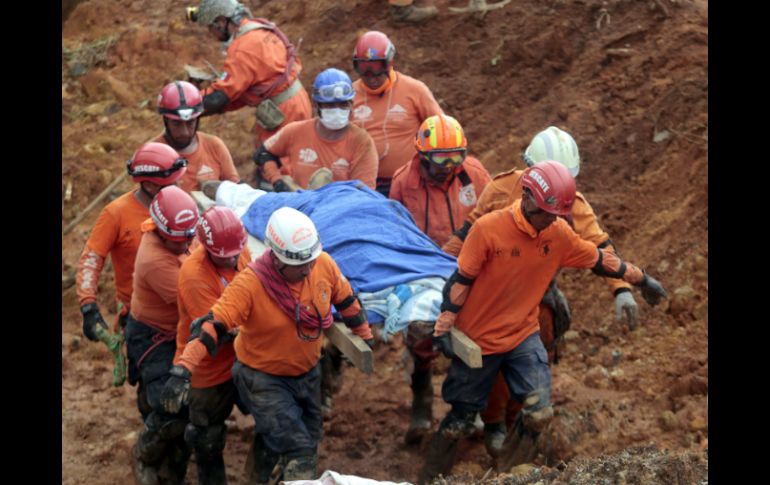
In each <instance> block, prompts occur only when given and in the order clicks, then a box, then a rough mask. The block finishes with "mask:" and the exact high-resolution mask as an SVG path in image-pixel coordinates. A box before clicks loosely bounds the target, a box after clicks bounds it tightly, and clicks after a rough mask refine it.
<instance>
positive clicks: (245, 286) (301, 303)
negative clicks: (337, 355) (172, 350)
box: [167, 207, 374, 483]
mask: <svg viewBox="0 0 770 485" xmlns="http://www.w3.org/2000/svg"><path fill="white" fill-rule="evenodd" d="M265 234H266V237H265V245H266V246H267V247H268V250H267V251H265V253H264V254H263V255H262V256H260V257H258V258H257V259H256V260H255V261H254V262H253V263H249V264H248V266H247V269H246V270H244V271H241V272H240V273H238V275H237V276H236V277H235V278H233V280H232V281H231V282H230V284H229V285H228V286H227V288H225V290H224V292H223V293H222V296H221V297H220V298H219V299H218V300H217V302H216V303H215V304H214V305H213V306H212V308H211V311H210V312H209V313H208V314H206V315H204V316H201V317H199V318H197V319H196V320H194V321H193V323H192V325H191V339H190V340H189V342H188V343H187V346H186V347H185V349H184V352H183V354H182V356H181V357H180V358H179V360H178V363H177V364H176V365H174V367H173V369H172V370H171V374H172V375H173V377H172V379H173V382H171V381H170V382H169V384H168V386H167V387H168V389H169V392H168V394H167V398H168V399H175V400H176V402H177V403H178V405H179V406H181V405H182V404H184V399H185V396H186V393H187V389H189V387H190V376H191V375H193V376H194V375H195V374H196V373H197V369H198V367H199V365H200V362H201V360H202V359H203V357H205V355H206V354H207V353H208V354H214V353H216V352H217V348H218V346H219V345H221V341H222V340H223V337H224V336H225V335H227V334H228V332H229V331H230V330H231V329H234V328H236V327H237V328H238V329H239V332H238V335H237V336H236V337H235V343H234V348H235V357H236V361H235V364H234V365H233V369H232V373H233V381H234V382H235V386H236V388H237V389H238V394H239V396H240V399H241V402H243V404H244V405H245V406H246V407H247V408H248V409H249V412H250V413H251V415H252V416H253V417H254V423H255V425H256V435H255V441H254V445H253V448H252V453H251V457H250V460H249V461H248V462H247V463H250V466H251V467H252V468H251V470H250V476H249V479H248V483H268V481H271V483H277V482H278V481H279V480H281V479H282V480H285V481H288V480H303V479H315V478H317V471H316V466H317V462H318V443H319V441H320V440H321V437H322V434H323V429H322V423H323V419H322V417H321V403H320V393H321V389H320V377H321V376H320V365H319V357H320V353H321V346H322V345H323V342H324V339H323V330H324V329H325V328H328V327H329V326H330V325H331V324H332V320H333V318H332V314H331V305H332V304H333V305H334V306H335V308H336V309H337V311H338V312H340V314H341V316H342V320H343V321H344V322H345V324H346V325H347V326H348V327H350V328H351V330H352V331H353V333H354V334H356V335H358V336H360V337H361V338H363V339H364V340H366V341H367V343H369V345H373V343H374V339H373V337H372V333H371V329H370V328H369V323H368V321H367V319H366V311H365V310H364V309H363V307H362V306H361V304H360V302H359V301H358V298H357V297H356V295H355V294H354V293H353V290H352V289H351V287H350V283H348V281H347V279H346V278H345V277H344V276H343V275H342V274H341V273H340V270H339V268H338V267H337V264H336V263H335V262H334V260H333V259H332V258H331V256H329V255H328V254H327V253H326V252H324V251H323V250H322V247H321V241H320V239H319V237H318V231H317V230H316V227H315V225H314V224H313V222H312V221H311V220H310V218H309V217H307V216H306V215H305V214H303V213H301V212H299V211H297V210H296V209H292V208H289V207H282V208H280V209H278V210H276V211H275V212H273V214H271V216H270V218H269V220H268V222H267V228H266V230H265ZM172 391H173V392H172ZM274 470H275V471H274ZM271 472H272V477H271Z"/></svg>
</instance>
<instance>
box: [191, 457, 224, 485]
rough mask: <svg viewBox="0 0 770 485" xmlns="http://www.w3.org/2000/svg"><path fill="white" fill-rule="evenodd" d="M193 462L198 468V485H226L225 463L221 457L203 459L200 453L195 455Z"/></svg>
mask: <svg viewBox="0 0 770 485" xmlns="http://www.w3.org/2000/svg"><path fill="white" fill-rule="evenodd" d="M195 461H196V462H197V466H198V484H199V485H227V475H226V474H225V461H224V459H223V458H222V455H219V456H218V457H203V456H202V455H201V454H200V453H197V454H196V455H195Z"/></svg>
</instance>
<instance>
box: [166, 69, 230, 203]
mask: <svg viewBox="0 0 770 485" xmlns="http://www.w3.org/2000/svg"><path fill="white" fill-rule="evenodd" d="M158 113H160V115H161V116H163V126H164V131H163V133H161V134H160V135H158V136H157V137H156V138H155V139H154V140H153V141H155V142H158V143H165V144H167V145H169V146H170V147H171V148H173V149H174V150H176V151H177V152H178V153H179V154H180V155H182V156H183V157H185V158H186V159H187V162H188V165H187V172H186V173H185V174H184V176H183V177H182V179H181V180H180V181H179V183H177V185H178V186H179V187H181V188H182V190H184V191H185V192H192V191H193V190H200V189H201V183H203V182H206V181H209V180H229V181H231V182H238V181H239V180H240V179H239V177H238V171H237V170H236V169H235V164H234V163H233V158H232V157H231V156H230V150H228V149H227V147H226V146H225V144H224V142H223V141H222V140H221V139H220V138H219V137H217V136H214V135H209V134H207V133H203V132H202V131H198V124H199V122H200V116H201V114H203V98H202V97H201V94H200V91H198V88H196V87H195V86H193V85H192V84H190V83H188V82H187V81H174V82H171V83H169V84H167V85H166V86H165V87H164V88H163V90H162V91H161V92H160V94H159V95H158Z"/></svg>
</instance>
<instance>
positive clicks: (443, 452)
mask: <svg viewBox="0 0 770 485" xmlns="http://www.w3.org/2000/svg"><path fill="white" fill-rule="evenodd" d="M458 441H459V440H457V439H455V438H449V437H447V436H446V434H445V433H443V432H442V430H441V429H440V428H439V430H438V431H436V433H434V435H433V438H431V441H430V446H428V451H427V452H426V453H425V463H424V464H423V466H422V469H421V470H420V474H419V476H418V477H417V485H427V484H429V483H430V482H431V481H433V479H434V478H436V477H437V476H439V474H441V475H444V476H446V475H447V474H448V473H449V471H450V470H452V465H453V464H454V461H455V454H456V453H457V444H458Z"/></svg>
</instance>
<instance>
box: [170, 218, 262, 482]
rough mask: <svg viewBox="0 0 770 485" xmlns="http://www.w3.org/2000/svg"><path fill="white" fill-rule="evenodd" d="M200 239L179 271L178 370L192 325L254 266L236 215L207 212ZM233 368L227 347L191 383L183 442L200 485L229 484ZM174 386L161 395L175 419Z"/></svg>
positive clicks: (203, 365) (230, 349)
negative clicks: (228, 421) (227, 422)
mask: <svg viewBox="0 0 770 485" xmlns="http://www.w3.org/2000/svg"><path fill="white" fill-rule="evenodd" d="M197 236H198V241H199V242H200V243H201V245H200V246H198V247H197V248H196V249H195V250H194V251H192V253H191V254H190V257H189V258H187V260H185V262H184V263H182V266H181V268H180V270H179V282H178V289H177V306H178V308H179V324H178V326H177V333H176V355H175V357H174V363H175V364H178V363H179V359H180V358H181V356H182V353H183V352H184V349H185V346H186V345H187V340H188V338H189V337H190V323H191V322H192V321H193V319H194V318H195V316H199V315H204V314H206V313H207V312H208V311H209V309H210V308H211V306H212V305H213V304H214V303H215V302H216V301H217V298H219V297H220V296H221V295H222V292H223V291H224V289H225V288H226V287H227V285H228V284H230V282H231V281H232V280H233V278H234V277H235V275H237V274H238V273H239V272H240V271H242V270H243V269H244V268H245V267H246V265H247V264H248V263H249V262H250V261H251V253H250V252H249V249H248V248H247V247H246V242H247V240H248V234H247V233H246V229H245V228H244V227H243V224H242V223H241V220H240V219H239V218H238V216H237V215H236V214H235V212H233V210H232V209H228V208H226V207H216V206H215V207H211V208H209V209H208V210H206V211H205V212H204V213H203V214H202V215H201V218H200V222H199V223H198V228H197ZM233 362H235V350H233V344H232V342H228V343H224V344H222V345H221V346H220V347H219V349H218V352H217V354H216V356H213V357H210V356H206V357H205V358H204V359H203V360H202V361H201V363H200V365H199V366H198V367H197V369H196V372H195V375H193V376H192V378H191V386H192V388H191V389H190V391H189V393H190V394H189V399H190V403H189V413H190V423H189V424H188V425H187V428H186V429H185V433H184V438H185V441H186V442H187V444H188V445H189V446H190V447H191V448H192V449H193V450H194V451H195V460H196V462H197V467H198V483H200V484H201V485H224V484H226V483H227V476H226V475H225V462H224V460H223V458H222V451H223V450H224V448H225V437H226V435H227V427H226V426H225V419H227V417H228V416H230V413H231V412H232V410H233V405H234V404H235V403H236V399H237V396H238V391H237V390H236V389H235V384H233V379H232V373H231V369H232V367H233ZM173 383H174V380H173V379H169V380H168V381H166V385H165V387H164V389H163V392H162V393H161V403H162V404H163V407H164V409H165V410H166V412H168V413H171V414H174V413H178V412H179V411H180V408H181V406H179V405H175V401H174V400H173V399H169V398H168V396H169V393H172V397H173V389H170V385H171V384H173Z"/></svg>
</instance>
